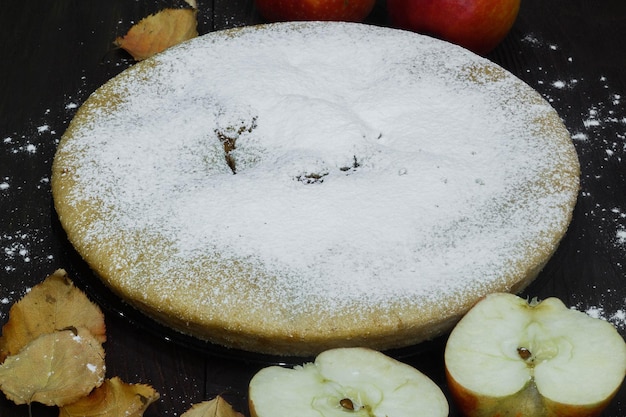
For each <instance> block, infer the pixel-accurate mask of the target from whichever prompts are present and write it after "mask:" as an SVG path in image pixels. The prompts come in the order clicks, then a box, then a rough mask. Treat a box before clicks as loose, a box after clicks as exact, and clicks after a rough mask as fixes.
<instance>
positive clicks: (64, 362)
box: [0, 328, 105, 406]
mask: <svg viewBox="0 0 626 417" xmlns="http://www.w3.org/2000/svg"><path fill="white" fill-rule="evenodd" d="M104 374H105V365H104V349H103V348H102V345H101V344H100V342H99V341H98V340H96V338H95V337H94V336H93V335H92V334H91V333H90V332H89V330H87V329H84V328H78V329H76V328H74V329H68V330H62V331H57V332H54V333H47V334H43V335H41V336H39V337H38V338H37V339H35V340H33V341H32V342H30V343H29V344H28V345H26V346H25V347H24V348H23V349H22V350H21V351H20V352H19V353H18V354H17V355H12V356H9V357H8V358H7V359H6V360H5V361H4V363H3V364H2V365H0V389H2V391H3V392H4V393H5V395H6V396H7V398H8V399H9V400H11V401H13V402H15V403H16V404H30V403H32V402H35V401H36V402H40V403H43V404H46V405H58V406H61V405H64V404H69V403H72V402H74V401H76V400H78V399H79V398H81V397H84V396H85V395H87V394H88V393H89V392H90V391H91V390H92V389H94V388H95V387H97V386H99V385H100V384H102V382H103V380H104Z"/></svg>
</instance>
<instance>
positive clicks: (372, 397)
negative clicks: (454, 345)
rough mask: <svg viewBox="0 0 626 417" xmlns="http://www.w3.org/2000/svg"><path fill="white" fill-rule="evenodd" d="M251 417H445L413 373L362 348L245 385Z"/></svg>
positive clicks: (441, 400)
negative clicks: (350, 416)
mask: <svg viewBox="0 0 626 417" xmlns="http://www.w3.org/2000/svg"><path fill="white" fill-rule="evenodd" d="M249 403H250V414H251V416H252V417H296V416H297V417H346V416H347V415H352V416H359V417H374V416H381V417H384V416H390V417H415V416H428V417H445V416H447V415H448V402H447V400H446V398H445V396H444V395H443V393H442V391H441V390H440V389H439V387H438V386H437V385H436V384H435V383H434V382H433V381H432V380H430V379H429V378H428V377H427V376H426V375H424V374H422V373H421V372H419V371H418V370H417V369H415V368H413V367H411V366H409V365H406V364H404V363H402V362H399V361H397V360H395V359H393V358H390V357H389V356H386V355H384V354H382V353H380V352H377V351H374V350H370V349H366V348H338V349H331V350H327V351H325V352H322V353H321V354H319V355H318V356H317V358H316V359H315V362H313V363H307V364H304V365H302V366H296V367H294V368H284V367H280V366H270V367H267V368H264V369H262V370H261V371H259V372H258V373H257V374H256V375H255V376H254V377H253V378H252V380H251V381H250V387H249Z"/></svg>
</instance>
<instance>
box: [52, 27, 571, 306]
mask: <svg viewBox="0 0 626 417" xmlns="http://www.w3.org/2000/svg"><path fill="white" fill-rule="evenodd" d="M345 27H346V28H351V29H349V30H347V29H346V30H345V31H341V30H337V31H333V32H332V33H331V32H326V31H323V30H321V29H319V28H318V27H317V26H315V25H314V24H310V25H308V26H306V29H302V30H301V31H289V33H284V32H283V31H282V30H281V29H280V27H279V26H277V27H276V29H275V30H268V31H265V32H263V33H264V35H263V36H258V35H256V34H255V31H254V30H251V29H242V30H241V31H240V32H239V33H237V34H236V35H235V36H230V35H229V36H224V37H220V36H213V37H207V38H203V37H201V38H198V39H197V40H194V41H192V42H189V43H187V44H184V45H182V46H181V47H178V48H174V49H172V50H170V51H169V52H168V53H165V54H162V55H160V56H159V57H157V58H156V59H155V60H154V61H153V62H154V66H153V67H152V68H151V70H150V72H149V73H146V72H142V71H135V72H132V71H133V70H131V71H130V72H129V73H128V74H124V76H123V77H122V78H120V79H119V80H117V81H116V82H117V85H116V87H115V90H116V91H117V92H118V93H119V97H118V98H117V99H116V100H115V106H112V107H111V108H99V109H95V110H92V113H93V114H92V115H91V116H90V119H89V120H90V124H89V125H88V126H83V127H81V128H80V129H78V130H77V131H76V132H73V134H72V137H71V138H70V139H71V140H67V141H66V142H65V143H63V144H62V146H61V148H60V150H59V152H60V153H61V154H62V155H64V156H65V157H66V158H68V160H72V161H74V163H75V166H73V167H72V168H73V169H74V168H75V170H73V171H72V175H73V176H74V177H75V178H78V181H79V185H78V186H77V187H76V189H75V192H74V194H73V195H72V199H73V200H74V202H73V204H76V205H79V204H81V202H84V201H92V200H94V199H95V200H97V201H99V202H100V204H101V207H102V210H103V215H102V216H101V217H99V218H97V219H93V220H94V221H93V222H92V223H90V224H89V225H88V226H86V227H88V229H87V230H85V231H84V236H85V237H84V239H86V240H88V241H91V242H96V245H97V242H99V241H101V240H107V239H110V238H111V237H112V236H113V237H115V236H117V235H120V234H128V235H132V234H133V232H136V233H137V234H139V235H141V234H146V235H153V236H156V238H155V239H156V240H157V241H159V242H162V243H163V245H164V246H166V247H167V248H168V251H167V255H166V256H165V257H164V259H162V261H161V262H159V263H158V265H155V266H156V267H157V270H156V271H155V273H154V276H153V277H152V278H146V280H147V281H146V282H139V283H134V282H133V281H132V280H131V279H128V281H127V282H126V284H125V285H138V286H139V287H142V286H156V287H161V288H162V291H163V293H164V294H167V293H168V292H171V290H172V288H173V286H176V287H178V288H179V287H181V286H183V287H184V286H185V285H188V283H190V282H200V283H202V282H206V285H204V288H206V293H205V294H197V297H198V302H199V304H202V303H203V302H209V300H210V302H224V303H226V302H237V301H236V300H232V299H230V300H222V301H217V299H218V298H219V294H220V293H221V294H223V293H224V291H222V290H223V288H222V287H221V285H222V284H221V283H220V282H221V281H219V280H217V281H214V280H212V278H211V277H206V276H203V275H202V276H199V275H197V274H192V273H188V272H187V270H188V268H191V269H193V268H195V267H197V268H200V269H201V268H202V266H203V262H205V258H206V257H207V255H211V254H214V256H215V258H216V259H219V262H221V263H222V264H223V265H237V267H238V268H242V269H244V270H245V271H247V272H246V274H244V275H245V276H246V279H249V280H255V285H258V286H259V287H260V288H264V289H267V294H268V296H267V297H266V298H263V299H258V300H253V301H252V304H249V305H248V307H249V308H250V309H258V310H262V309H266V308H267V306H269V305H272V303H280V304H281V306H282V307H281V308H283V309H284V308H291V309H303V311H305V310H306V309H307V308H309V307H310V306H311V305H315V306H318V307H319V306H320V300H324V302H323V304H322V308H327V309H329V310H332V309H333V308H336V307H337V306H342V307H345V306H351V305H354V304H359V305H362V306H364V307H363V308H368V307H367V306H368V305H376V304H378V303H381V302H388V300H390V299H395V300H398V301H401V302H404V301H406V302H407V303H420V302H422V301H420V300H429V302H432V301H433V300H435V301H436V300H437V299H439V298H440V297H441V295H442V294H447V295H450V294H458V293H461V292H464V293H468V292H469V293H473V292H476V293H478V292H480V291H483V290H484V288H491V287H493V286H494V285H495V286H497V285H499V284H500V283H501V281H502V280H503V279H504V278H503V277H504V274H505V272H504V271H506V274H510V273H511V271H515V269H516V268H517V266H516V264H517V261H516V260H518V259H523V258H525V257H528V256H532V254H533V253H535V252H537V251H546V250H551V249H550V246H551V245H553V244H554V241H553V239H554V236H553V235H550V234H546V230H547V229H551V230H555V229H556V230H564V229H565V228H566V227H567V223H568V221H569V210H570V209H571V208H570V207H569V205H568V204H569V201H570V200H571V198H572V193H575V192H576V191H575V190H576V187H577V183H575V181H573V180H572V178H573V177H574V176H575V174H576V173H573V172H572V171H571V170H570V171H567V169H568V167H571V158H572V155H573V151H572V149H570V148H569V146H570V145H568V144H566V143H564V142H563V140H562V137H563V136H564V135H565V133H564V131H563V129H564V128H563V127H562V126H551V127H550V128H548V129H547V128H546V127H545V126H541V127H540V126H539V125H538V123H539V122H538V120H544V118H545V115H546V113H550V114H551V113H552V112H553V110H552V109H551V108H550V107H549V106H548V105H547V104H546V103H544V102H542V101H541V100H539V99H537V98H536V96H535V95H534V92H532V91H531V90H530V89H529V88H527V87H526V86H524V85H522V84H521V82H520V81H518V80H517V79H514V78H513V77H512V76H510V75H508V74H506V73H504V72H503V71H502V70H499V69H498V68H496V67H495V66H493V67H491V66H489V65H488V62H487V61H485V60H483V59H481V58H478V57H475V56H474V55H470V54H469V53H465V52H463V51H461V50H460V49H458V50H457V49H454V53H452V54H449V51H450V50H451V48H452V47H451V46H449V45H445V44H443V43H442V42H440V41H434V40H431V39H429V38H426V37H417V36H416V35H413V34H408V33H403V32H399V31H390V30H384V29H380V30H378V29H375V28H371V27H367V28H366V27H364V26H363V27H362V29H355V26H354V25H350V24H346V25H345ZM357 27H361V26H357ZM268 55H271V56H272V57H273V59H267V56H268ZM145 65H148V64H145ZM150 65H152V64H150ZM485 65H488V67H489V68H491V69H488V70H484V69H481V68H483V67H484V66H485ZM520 103H522V104H523V105H522V106H520ZM563 169H565V170H566V171H563ZM560 175H564V178H562V184H559V181H560V178H559V176H560ZM548 184H559V187H562V188H554V189H547V190H546V188H545V187H546V185H548ZM133 245H134V243H132V242H128V247H127V249H126V250H125V251H124V253H125V254H124V255H122V256H121V257H120V259H119V265H120V268H129V269H130V272H129V274H128V276H129V277H132V276H133V275H134V273H133V272H132V271H133V268H136V267H137V266H136V258H138V257H140V256H143V255H141V251H145V249H142V248H140V247H134V246H133ZM133 253H134V254H135V255H133ZM129 254H130V255H129ZM133 256H135V257H136V258H133ZM148 257H150V256H148ZM242 265H243V266H242ZM520 268H522V269H520V270H519V271H517V272H516V273H519V274H520V275H523V274H525V273H526V271H524V270H523V267H520ZM164 276H169V277H176V279H175V280H174V279H172V280H167V279H163V278H162V277H164ZM186 282H187V283H186ZM223 285H224V286H226V285H232V282H231V281H227V282H226V281H225V283H224V284H223ZM242 285H243V284H242ZM246 285H250V283H249V282H248V283H247V284H246ZM264 291H265V290H264ZM264 293H265V292H264ZM164 299H165V296H164ZM250 302H251V301H250V299H246V303H250ZM316 308H317V307H316ZM355 314H358V312H355Z"/></svg>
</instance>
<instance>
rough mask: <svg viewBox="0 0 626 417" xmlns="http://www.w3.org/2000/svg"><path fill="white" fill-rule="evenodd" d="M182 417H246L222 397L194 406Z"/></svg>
mask: <svg viewBox="0 0 626 417" xmlns="http://www.w3.org/2000/svg"><path fill="white" fill-rule="evenodd" d="M180 417H244V415H243V414H241V413H238V412H237V411H235V410H234V409H233V407H232V406H231V405H230V404H229V403H228V401H226V400H225V399H224V398H222V397H221V396H219V395H218V396H217V397H215V398H213V399H212V400H210V401H204V402H201V403H199V404H194V405H192V406H191V408H190V409H189V410H187V411H186V412H184V413H183V414H182V415H181V416H180Z"/></svg>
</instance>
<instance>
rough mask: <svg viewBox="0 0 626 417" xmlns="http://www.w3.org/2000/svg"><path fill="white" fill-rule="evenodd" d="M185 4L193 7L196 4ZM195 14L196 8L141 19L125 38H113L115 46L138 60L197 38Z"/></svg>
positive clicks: (176, 10) (158, 13) (166, 12)
mask: <svg viewBox="0 0 626 417" xmlns="http://www.w3.org/2000/svg"><path fill="white" fill-rule="evenodd" d="M188 3H190V5H192V6H193V5H194V3H195V1H193V0H192V1H191V2H188ZM197 14H198V10H197V9H196V8H195V7H193V8H192V9H163V10H161V11H159V12H157V13H155V14H152V15H150V16H148V17H145V18H143V19H141V20H140V21H139V22H138V23H136V24H135V25H133V26H132V27H131V28H130V30H129V31H128V32H127V33H126V35H124V36H123V37H118V38H117V39H115V42H114V44H115V45H116V46H119V47H120V48H122V49H124V50H125V51H126V52H128V53H129V54H131V55H132V57H133V58H134V59H135V60H137V61H141V60H143V59H146V58H149V57H151V56H152V55H155V54H157V53H159V52H162V51H164V50H165V49H167V48H169V47H170V46H174V45H176V44H179V43H181V42H183V41H186V40H188V39H191V38H194V37H196V36H198V30H197V25H198V20H197Z"/></svg>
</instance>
